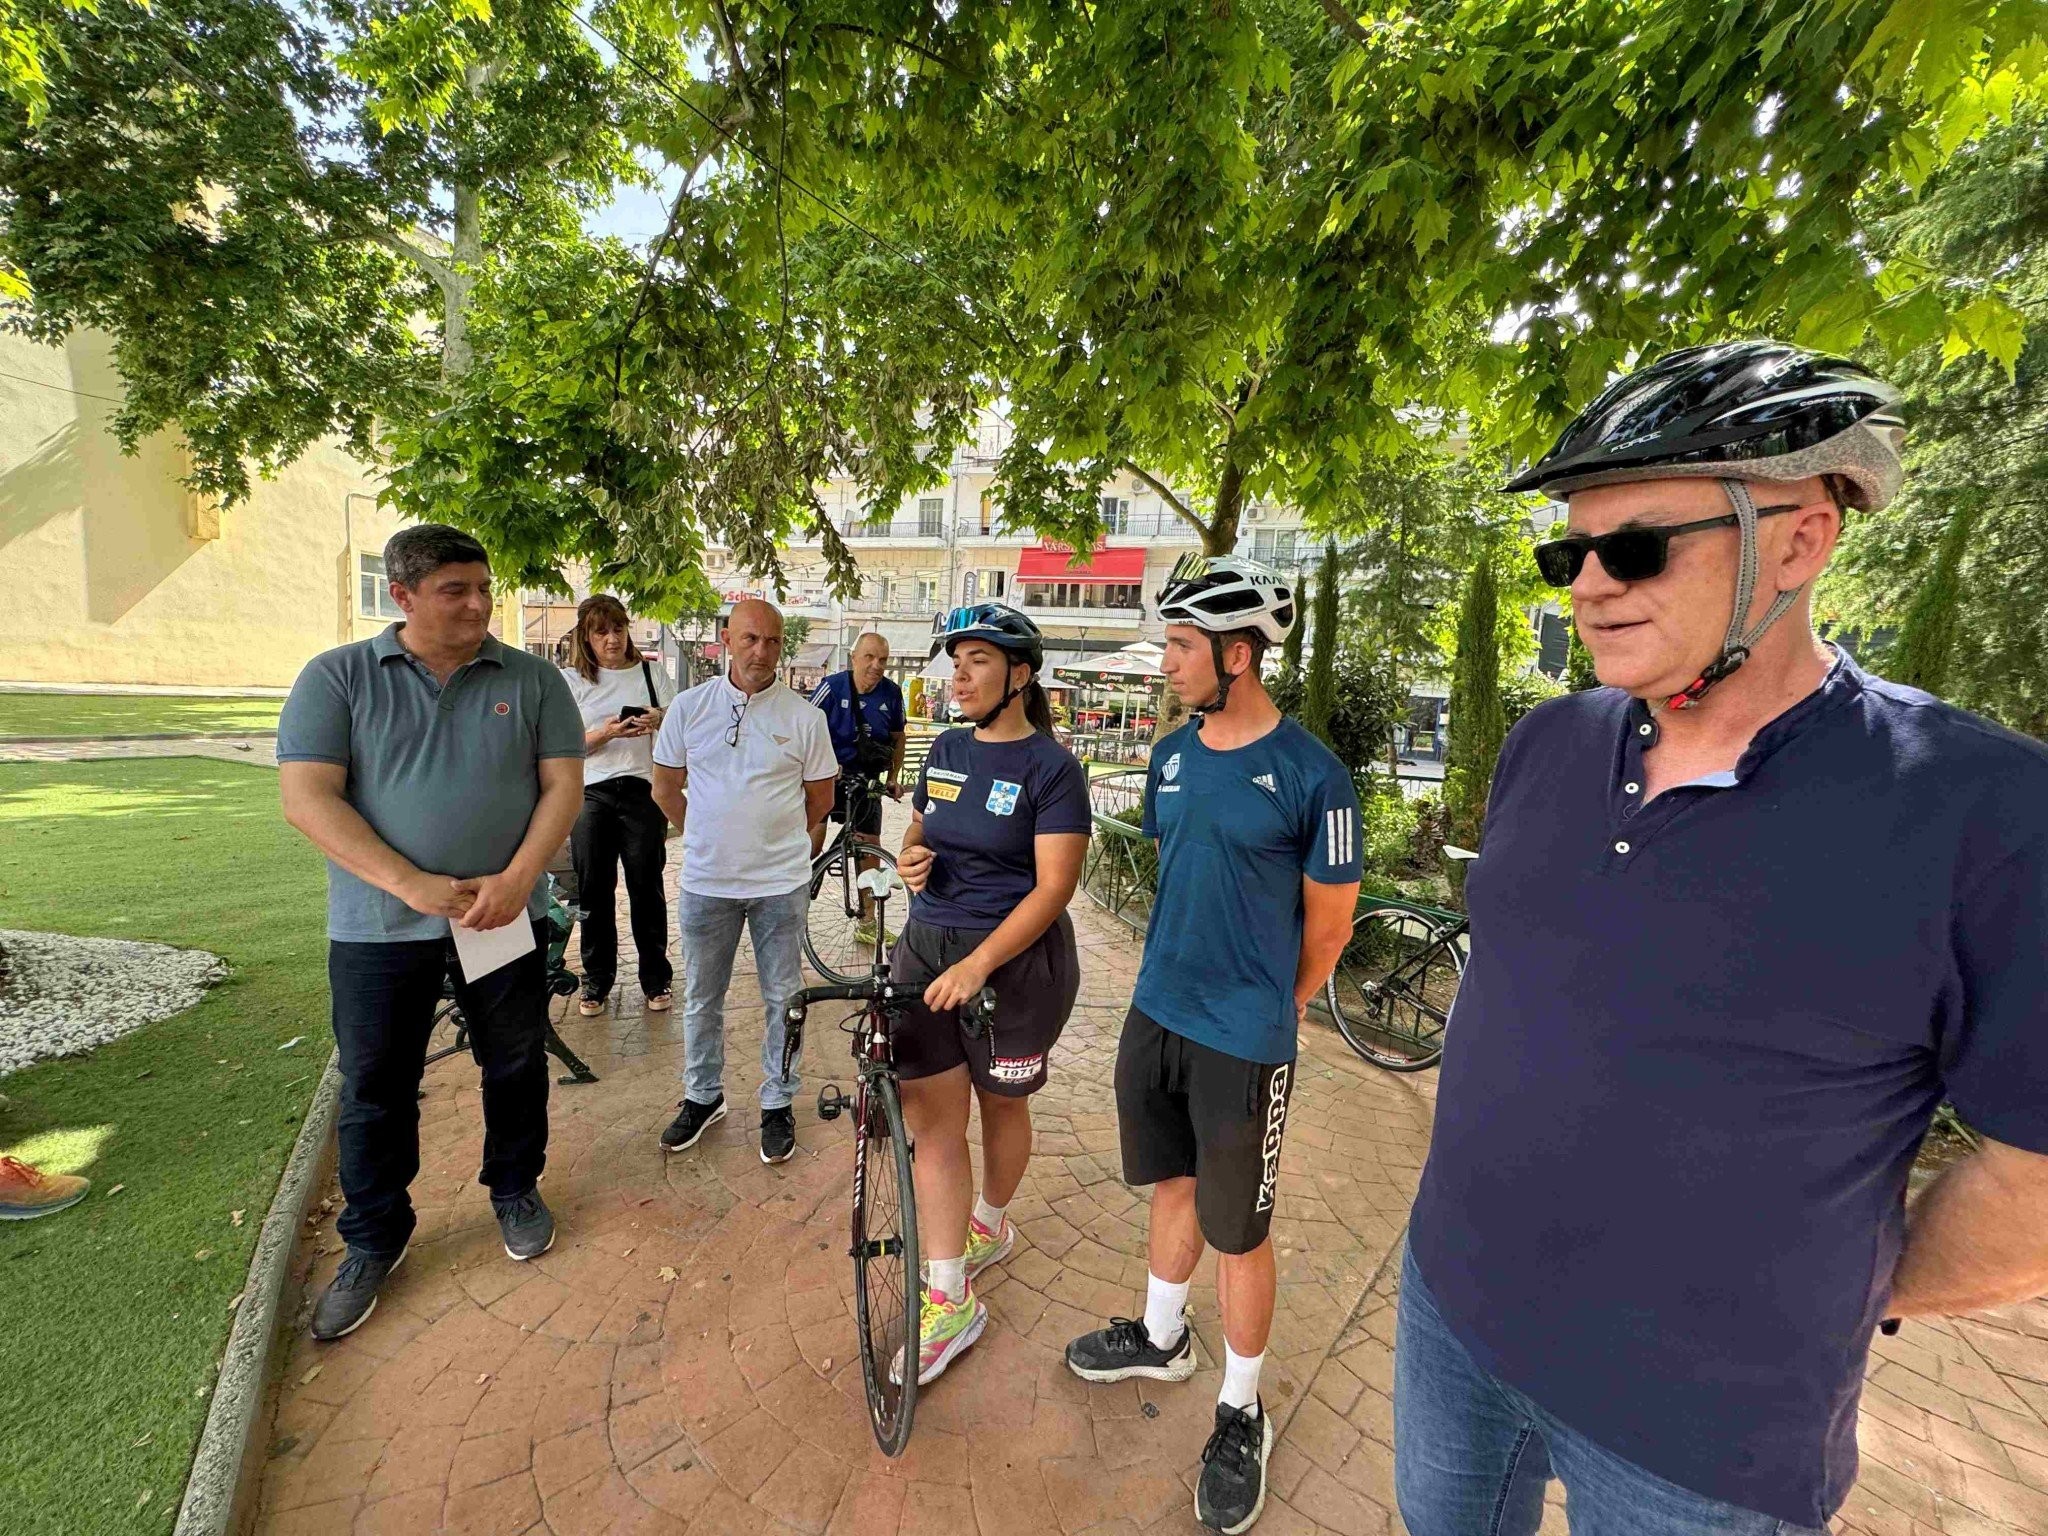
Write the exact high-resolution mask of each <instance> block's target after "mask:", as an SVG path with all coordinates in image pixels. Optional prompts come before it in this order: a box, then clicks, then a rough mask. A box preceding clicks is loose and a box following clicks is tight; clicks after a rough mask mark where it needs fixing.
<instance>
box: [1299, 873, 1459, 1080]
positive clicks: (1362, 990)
mask: <svg viewBox="0 0 2048 1536" xmlns="http://www.w3.org/2000/svg"><path fill="white" fill-rule="evenodd" d="M1464 974H1465V928H1464V925H1463V924H1462V923H1455V924H1452V923H1439V922H1437V921H1435V920H1433V919H1431V918H1427V917H1423V916H1422V915H1421V914H1419V913H1415V912H1410V911H1408V910H1406V909H1405V908H1402V907H1372V908H1369V909H1368V910H1366V911H1364V912H1361V913H1360V914H1359V915H1358V922H1357V924H1356V925H1355V926H1354V928H1353V929H1352V935H1351V942H1350V943H1349V944H1347V945H1345V947H1344V954H1343V956H1342V957H1341V958H1340V959H1339V960H1338V961H1337V968H1336V969H1335V970H1334V971H1332V972H1331V973H1330V979H1329V981H1328V982H1327V983H1326V984H1325V986H1324V988H1323V997H1324V1000H1325V1001H1326V1002H1327V1003H1328V1004H1329V1007H1330V1014H1331V1016H1332V1017H1333V1018H1334V1019H1335V1020H1336V1024H1337V1029H1338V1031H1339V1033H1341V1034H1342V1035H1343V1036H1344V1039H1345V1041H1346V1043H1348V1044H1349V1045H1350V1047H1351V1048H1352V1049H1353V1050H1354V1051H1356V1052H1358V1054H1359V1055H1360V1056H1361V1057H1363V1058H1364V1059H1365V1060H1366V1061H1369V1062H1371V1063H1372V1064H1373V1065H1374V1066H1376V1067H1381V1068H1384V1069H1385V1070H1386V1071H1389V1072H1420V1071H1423V1070H1424V1069H1426V1068H1429V1067H1433V1066H1435V1065H1436V1064H1437V1063H1438V1062H1439V1061H1440V1060H1442V1059H1443V1054H1444V1027H1445V1025H1446V1024H1447V1023H1448V1022H1449V1021H1450V1017H1451V1004H1452V1003H1453V1002H1454V1001H1456V999H1457V996H1458V983H1459V981H1460V980H1462V979H1463V977H1464Z"/></svg>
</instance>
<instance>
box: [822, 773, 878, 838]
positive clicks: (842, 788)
mask: <svg viewBox="0 0 2048 1536" xmlns="http://www.w3.org/2000/svg"><path fill="white" fill-rule="evenodd" d="M882 793H883V792H882V791H881V790H880V789H877V790H876V791H875V794H874V798H873V799H872V800H870V801H868V804H867V814H866V815H864V816H862V817H861V819H860V825H859V826H857V827H855V828H854V829H853V830H854V831H855V832H858V833H859V834H860V835H861V836H863V837H877V838H878V837H880V836H881V835H882ZM832 819H833V820H834V821H837V822H844V821H845V820H846V780H845V779H844V778H843V777H842V778H840V779H838V780H836V781H834V783H833V785H832Z"/></svg>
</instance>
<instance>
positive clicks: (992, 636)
mask: <svg viewBox="0 0 2048 1536" xmlns="http://www.w3.org/2000/svg"><path fill="white" fill-rule="evenodd" d="M963 640H981V641H985V642H986V643H987V644H989V645H992V646H994V647H995V648H996V649H997V650H999V651H1002V652H1003V653H1004V654H1005V655H1007V656H1009V657H1011V658H1012V659H1014V660H1017V661H1021V662H1023V663H1024V664H1025V665H1026V666H1028V667H1030V668H1031V676H1030V677H1028V678H1026V679H1025V680H1024V681H1023V682H1022V683H1020V684H1018V685H1017V686H1016V687H1014V688H1006V689H1004V690H1003V697H1002V699H1001V701H1000V702H999V703H998V704H997V705H996V707H995V708H994V709H992V710H990V711H989V712H988V713H987V714H985V715H983V716H982V717H981V718H980V719H979V720H977V721H975V722H974V723H975V725H976V726H977V727H982V728H986V727H987V726H989V725H990V724H992V723H994V721H995V718H996V716H998V715H1000V714H1001V713H1002V712H1003V711H1004V710H1006V709H1008V708H1009V707H1010V700H1012V699H1014V698H1016V697H1017V695H1018V694H1020V693H1022V692H1023V691H1024V690H1025V688H1027V687H1029V686H1030V685H1031V683H1032V682H1033V681H1034V680H1035V679H1036V678H1037V676H1038V674H1039V673H1040V672H1042V671H1044V670H1045V636H1044V635H1042V634H1041V633H1039V629H1038V625H1037V624H1035V623H1034V622H1032V619H1031V616H1030V615H1029V614H1027V613H1024V612H1022V611H1020V610H1018V609H1016V608H1012V607H1011V606H1010V605H1009V604H1008V603H972V604H969V605H968V606H967V607H965V608H954V609H951V610H949V611H947V612H945V613H942V614H940V615H939V616H938V617H937V618H935V619H933V620H932V649H931V654H932V655H933V656H936V655H938V654H939V652H940V651H942V650H943V651H944V652H945V653H946V654H947V655H948V656H951V655H952V654H953V647H955V646H956V645H958V644H959V643H960V642H961V641H963Z"/></svg>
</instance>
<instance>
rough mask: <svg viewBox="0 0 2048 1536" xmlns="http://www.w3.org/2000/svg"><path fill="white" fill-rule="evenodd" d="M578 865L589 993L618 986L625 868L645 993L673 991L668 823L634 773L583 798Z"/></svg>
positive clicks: (575, 840) (574, 840) (572, 840)
mask: <svg viewBox="0 0 2048 1536" xmlns="http://www.w3.org/2000/svg"><path fill="white" fill-rule="evenodd" d="M569 852H570V854H571V856H572V857H573V858H574V859H575V861H576V901H577V904H578V905H579V906H581V907H582V908H583V987H584V990H585V991H586V992H589V993H591V994H592V995H594V996H597V997H604V996H606V995H607V994H608V993H610V991H611V989H612V983H614V982H615V981H617V980H618V979H619V919H618V889H619V866H620V865H621V864H623V865H624V866H625V867H626V905H627V909H628V910H629V911H630V912H631V913H632V920H633V948H634V949H635V950H636V951H638V952H639V956H640V990H641V991H642V992H645V993H646V994H647V995H648V996H649V997H655V996H658V995H659V994H661V993H663V992H666V991H668V990H669V989H670V988H671V987H673V986H674V985H675V969H674V967H672V966H671V965H670V964H669V959H668V897H667V895H666V894H665V893H664V892H663V890H662V885H661V872H662V869H663V868H664V867H665V866H666V865H667V863H668V818H667V817H666V816H664V815H662V813H661V807H660V806H658V805H656V804H655V803H654V790H653V786H652V785H650V784H649V783H648V782H647V781H646V780H645V779H643V778H640V777H639V776H638V775H635V774H621V775H619V777H617V778H615V779H605V780H602V781H601V782H599V783H596V784H592V785H591V786H590V787H589V788H587V789H586V790H584V791H583V814H582V815H581V816H578V817H577V818H576V827H575V830H574V831H572V832H571V833H570V834H569Z"/></svg>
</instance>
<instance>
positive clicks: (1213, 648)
mask: <svg viewBox="0 0 2048 1536" xmlns="http://www.w3.org/2000/svg"><path fill="white" fill-rule="evenodd" d="M1209 654H1210V655H1211V656H1213V657H1215V658H1216V697H1215V698H1213V699H1211V700H1210V701H1209V702H1208V703H1206V704H1198V705H1196V706H1195V707H1194V708H1192V709H1190V710H1189V711H1188V713H1189V714H1191V715H1193V716H1194V717H1195V718H1196V719H1197V720H1201V719H1204V718H1206V717H1207V716H1209V715H1213V714H1216V713H1218V712H1220V711H1221V710H1222V709H1223V707H1224V706H1225V705H1226V704H1228V703H1229V702H1230V685H1231V684H1232V683H1234V682H1236V681H1237V677H1236V674H1235V673H1232V672H1230V671H1228V670H1227V669H1226V668H1225V667H1224V665H1223V640H1222V637H1221V636H1219V635H1218V634H1217V633H1216V631H1215V630H1213V629H1212V630H1210V631H1209Z"/></svg>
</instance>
